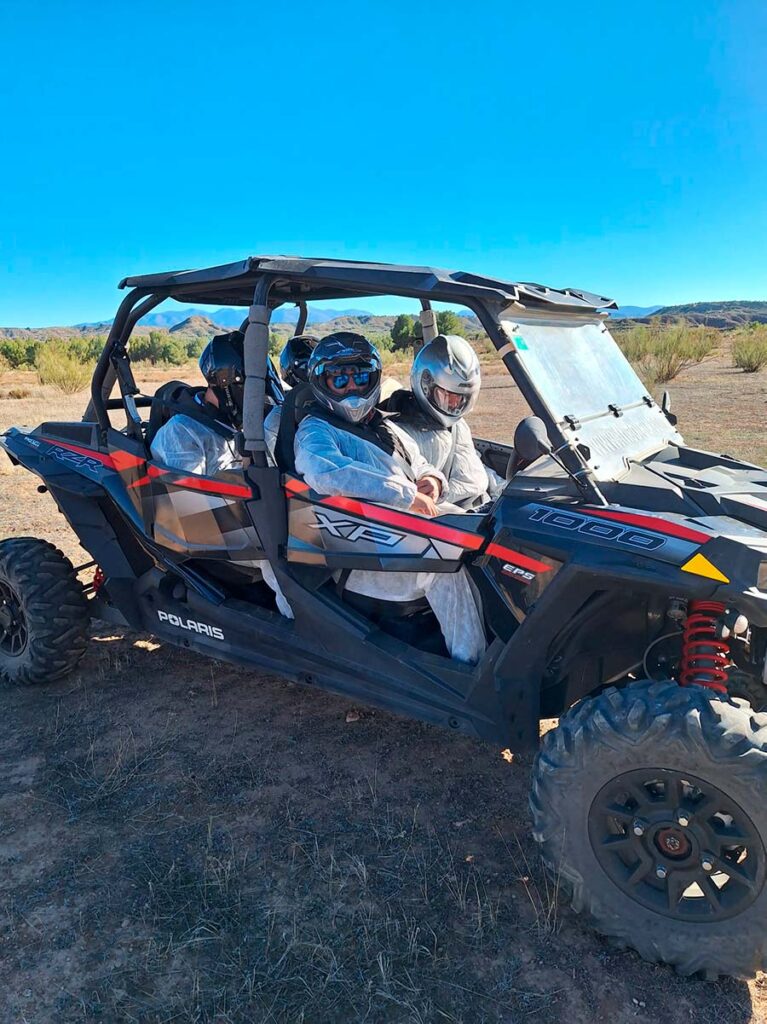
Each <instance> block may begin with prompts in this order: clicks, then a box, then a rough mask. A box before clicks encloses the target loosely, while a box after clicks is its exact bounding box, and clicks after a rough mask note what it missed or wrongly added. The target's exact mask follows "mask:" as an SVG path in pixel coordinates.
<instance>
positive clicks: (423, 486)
mask: <svg viewBox="0 0 767 1024" xmlns="http://www.w3.org/2000/svg"><path fill="white" fill-rule="evenodd" d="M415 486H416V490H417V491H418V493H419V494H425V495H426V496H427V497H429V498H432V499H433V500H434V501H436V500H437V499H438V498H439V496H440V494H442V483H441V481H440V480H438V479H437V477H436V476H422V477H421V479H420V480H419V481H418V482H417V483H416V485H415Z"/></svg>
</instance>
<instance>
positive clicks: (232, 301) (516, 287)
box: [83, 256, 616, 503]
mask: <svg viewBox="0 0 767 1024" xmlns="http://www.w3.org/2000/svg"><path fill="white" fill-rule="evenodd" d="M120 287H121V288H126V287H130V288H131V291H130V292H129V293H128V295H126V296H125V298H124V299H123V301H122V303H121V305H120V307H119V309H118V311H117V315H116V316H115V319H114V321H113V323H112V327H111V329H110V332H109V336H108V338H107V341H106V344H105V346H104V351H103V352H102V354H101V357H100V358H99V361H98V363H97V365H96V369H95V371H94V375H93V382H92V386H91V399H90V402H89V404H88V408H87V409H86V411H85V415H84V417H83V418H84V419H88V420H93V419H95V421H96V422H97V423H98V425H99V427H100V429H101V431H102V434H104V435H105V434H106V431H107V430H108V429H109V427H110V421H109V416H108V409H109V408H110V407H114V406H113V405H112V402H113V400H111V399H110V396H111V394H112V391H113V389H114V385H115V382H117V383H119V386H120V391H121V396H122V400H121V404H122V405H123V406H124V408H125V412H126V415H127V418H128V430H129V432H130V433H132V434H134V435H136V436H140V434H141V424H140V419H139V417H138V414H137V412H136V404H145V403H144V402H139V403H136V402H135V400H134V398H133V396H135V395H137V394H138V388H137V387H136V384H135V381H134V380H133V374H132V372H131V369H130V358H129V355H128V348H129V340H130V335H131V333H132V331H133V329H134V327H135V326H136V324H137V323H138V321H139V320H140V319H141V318H142V317H143V316H145V315H146V314H147V313H149V312H150V311H151V310H152V309H154V308H155V307H156V306H157V305H159V304H160V303H161V302H163V301H164V300H165V299H169V298H171V299H175V300H177V301H181V302H183V301H190V300H194V302H195V303H198V304H208V305H210V304H213V305H233V306H243V307H247V310H248V315H247V319H246V320H245V321H244V322H243V329H244V333H245V346H244V350H245V398H244V417H243V435H244V447H245V450H246V451H247V452H248V453H249V454H250V456H251V458H252V460H253V464H254V465H255V466H265V465H266V462H267V460H266V444H265V441H264V422H263V421H264V389H265V378H266V369H267V360H268V353H269V318H270V315H271V312H272V310H274V309H276V308H277V307H279V306H281V305H283V304H284V303H295V304H297V305H298V307H299V322H298V325H297V333H299V329H300V331H303V329H304V327H305V325H306V317H307V312H306V303H307V302H310V301H314V302H316V301H320V300H323V299H336V300H338V299H349V298H365V297H369V296H372V295H397V296H402V297H407V298H413V299H417V300H420V302H421V307H422V313H421V323H422V325H423V326H424V328H425V332H424V336H425V337H427V335H431V334H433V333H434V330H435V329H436V328H435V317H434V314H433V313H432V311H431V303H432V302H433V301H438V302H446V303H452V304H460V305H463V306H466V307H468V308H469V309H471V311H472V312H473V313H475V315H476V316H477V318H478V319H479V321H480V323H481V324H482V327H483V328H484V329H485V331H486V332H487V334H488V335H489V337H490V338H491V340H492V342H493V344H494V346H495V348H496V350H497V351H498V353H499V355H500V357H501V359H502V360H503V362H504V365H505V366H506V369H507V370H508V372H509V373H510V374H511V376H512V378H513V379H514V381H515V382H516V384H517V385H518V386H519V388H520V391H521V392H522V394H523V396H524V398H525V399H526V400H527V402H528V405H529V406H530V408H531V409H532V411H533V412H534V413H535V414H536V415H537V416H540V417H541V418H542V419H543V421H544V423H545V424H546V427H547V430H548V433H549V436H550V437H551V438H552V440H554V441H556V444H555V447H556V448H559V449H560V455H561V458H562V461H563V462H564V463H565V465H566V467H567V469H568V470H569V471H570V472H571V474H572V475H573V476H575V477H576V478H577V479H578V481H579V486H580V487H581V489H582V491H583V493H584V495H585V496H586V498H587V499H590V500H594V501H599V502H600V503H601V502H602V501H603V500H604V499H603V498H602V495H601V493H600V490H599V488H598V486H597V484H596V481H595V480H594V479H593V477H592V475H591V473H590V471H589V469H588V467H587V466H586V464H585V461H584V460H583V458H582V457H581V456H580V454H579V453H578V451H577V450H576V449H574V448H572V447H570V446H569V444H568V442H567V439H566V438H565V436H564V435H563V433H562V431H561V429H560V427H559V425H558V424H557V423H556V422H555V421H554V419H553V418H552V416H551V414H550V413H549V412H548V410H547V408H546V406H545V404H544V403H543V401H542V399H541V396H540V395H539V393H538V390H537V388H536V386H535V381H534V380H532V379H531V377H530V375H529V374H528V373H527V372H526V370H525V368H524V366H523V365H522V364H521V363H520V361H519V360H518V359H517V358H516V355H515V351H514V346H513V345H512V344H510V338H509V336H508V334H507V333H506V329H505V327H504V324H503V323H502V321H501V319H500V314H501V312H502V311H503V310H508V309H509V308H511V309H517V310H519V311H520V312H523V311H528V312H537V313H538V314H541V313H543V314H552V315H563V314H564V315H569V316H576V317H577V316H579V315H580V316H584V315H586V316H590V317H592V318H593V317H595V316H605V315H606V311H607V310H608V309H614V308H616V305H615V303H614V302H613V301H612V300H611V299H608V298H605V297H604V296H599V295H595V294H593V293H590V292H585V291H581V290H578V289H572V288H567V289H554V288H548V287H546V286H544V285H538V284H532V283H517V282H509V281H502V280H496V279H494V278H487V277H483V276H480V275H476V274H468V273H464V272H460V271H447V270H439V269H435V268H431V267H406V266H396V265H392V264H382V263H358V262H351V261H348V262H347V261H340V260H319V259H301V258H297V257H285V256H254V257H249V258H248V259H246V260H242V261H240V262H238V263H231V264H226V265H224V266H219V267H211V268H208V269H206V270H193V271H174V272H170V273H164V274H149V275H144V276H141V277H129V278H125V279H123V280H122V281H121V282H120ZM118 404H120V403H118Z"/></svg>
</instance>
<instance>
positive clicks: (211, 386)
mask: <svg viewBox="0 0 767 1024" xmlns="http://www.w3.org/2000/svg"><path fill="white" fill-rule="evenodd" d="M242 345H243V335H242V334H241V333H240V331H232V333H231V334H220V335H218V336H217V337H215V338H213V339H212V340H211V341H210V342H209V343H208V344H207V345H206V347H205V349H204V350H203V353H202V355H201V356H200V371H201V372H202V375H203V377H204V378H205V380H206V382H207V385H208V386H207V388H206V389H205V391H204V392H203V391H202V390H201V389H197V388H189V387H187V388H185V387H183V386H182V385H180V384H179V385H178V387H177V388H176V389H174V394H173V398H172V400H171V401H169V402H166V401H165V396H164V395H162V396H160V397H159V398H158V401H157V405H156V406H155V408H153V413H155V412H156V413H157V414H159V415H160V416H161V417H162V416H164V415H165V414H166V413H167V412H168V411H169V412H171V413H173V415H171V416H170V418H168V419H167V421H166V422H165V423H164V424H163V425H162V426H160V427H159V429H158V430H156V431H155V430H154V429H153V425H151V424H150V431H149V433H150V439H151V440H150V450H151V453H152V458H154V459H156V460H157V461H158V462H162V463H163V465H166V466H172V467H173V468H174V469H182V470H184V471H185V472H187V473H198V474H201V475H203V476H215V475H216V474H217V473H222V472H225V471H226V470H230V469H235V470H236V469H241V468H242V456H241V455H240V453H239V451H238V450H237V444H236V439H237V431H238V430H240V428H241V427H242V402H243V393H244V384H245V369H244V359H243V352H242ZM179 399H181V401H179Z"/></svg>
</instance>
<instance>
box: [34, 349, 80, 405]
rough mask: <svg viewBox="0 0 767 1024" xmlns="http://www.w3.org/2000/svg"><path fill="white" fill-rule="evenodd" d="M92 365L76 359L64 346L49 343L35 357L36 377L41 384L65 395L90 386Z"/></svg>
mask: <svg viewBox="0 0 767 1024" xmlns="http://www.w3.org/2000/svg"><path fill="white" fill-rule="evenodd" d="M93 365H94V364H93V363H92V362H82V361H81V360H79V359H77V358H76V356H74V355H72V354H71V353H70V352H69V351H68V350H67V347H66V345H59V344H56V343H55V342H49V343H48V344H47V345H45V346H44V347H43V348H42V349H41V351H40V353H39V355H38V357H37V376H38V379H39V380H40V383H41V384H50V385H51V386H52V387H55V388H57V389H58V390H59V391H62V392H63V393H64V394H65V395H76V394H77V392H78V391H84V390H85V388H86V387H87V386H88V385H89V384H90V381H91V376H92V375H93Z"/></svg>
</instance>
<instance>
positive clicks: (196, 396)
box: [150, 331, 293, 619]
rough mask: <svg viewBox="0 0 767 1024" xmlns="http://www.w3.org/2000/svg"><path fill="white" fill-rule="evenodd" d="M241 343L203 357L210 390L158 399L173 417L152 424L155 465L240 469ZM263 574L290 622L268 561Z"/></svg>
mask: <svg viewBox="0 0 767 1024" xmlns="http://www.w3.org/2000/svg"><path fill="white" fill-rule="evenodd" d="M243 340H244V339H243V335H242V333H241V332H240V331H232V332H231V334H220V335H218V336H217V337H215V338H213V339H212V340H211V341H210V342H209V343H208V344H207V346H206V347H205V349H204V350H203V353H202V355H201V356H200V370H201V372H202V375H203V377H204V378H205V380H206V382H207V385H208V386H207V388H206V389H205V391H204V392H203V391H202V389H195V388H187V387H184V386H183V385H181V384H180V383H179V384H178V386H177V387H176V388H175V389H174V394H173V399H174V400H172V401H169V402H167V403H166V402H165V401H164V399H163V396H161V398H160V399H159V400H158V403H157V405H156V406H155V407H154V408H153V414H155V413H156V414H157V415H159V416H162V415H164V414H165V413H167V412H168V411H170V412H173V413H174V414H173V415H172V416H171V417H170V418H169V419H168V420H167V422H166V423H164V424H163V425H162V426H160V427H159V429H157V430H156V431H155V430H153V429H151V424H150V451H151V453H152V458H153V459H155V460H156V461H157V462H161V463H162V464H163V465H165V466H169V467H171V468H172V469H181V470H184V471H185V472H187V473H197V474H200V475H203V476H216V475H218V474H220V473H223V472H226V471H227V470H242V455H241V454H240V452H239V450H238V448H237V436H238V433H239V431H240V429H241V427H242V404H243V396H244V384H245V362H244V356H243V348H242V346H243ZM269 370H270V373H269V387H268V390H267V401H268V403H269V404H270V405H277V404H278V403H279V401H280V400H281V397H282V395H281V389H280V387H279V381H278V380H277V375H276V374H275V373H274V372H273V370H272V367H271V365H270V367H269ZM180 398H182V399H183V400H179V399H180ZM261 575H262V576H263V579H264V582H265V583H267V584H268V585H269V587H271V589H272V590H273V591H274V595H275V600H276V602H277V607H278V608H279V610H280V612H281V613H282V614H283V615H285V616H286V617H287V618H291V619H292V618H293V612H292V611H291V608H290V605H289V604H288V602H287V601H286V599H285V597H284V595H283V593H282V591H281V589H280V585H279V583H278V582H277V579H276V577H275V575H274V572H273V570H272V567H271V565H270V564H269V562H268V561H266V560H264V562H263V563H262V565H261Z"/></svg>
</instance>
